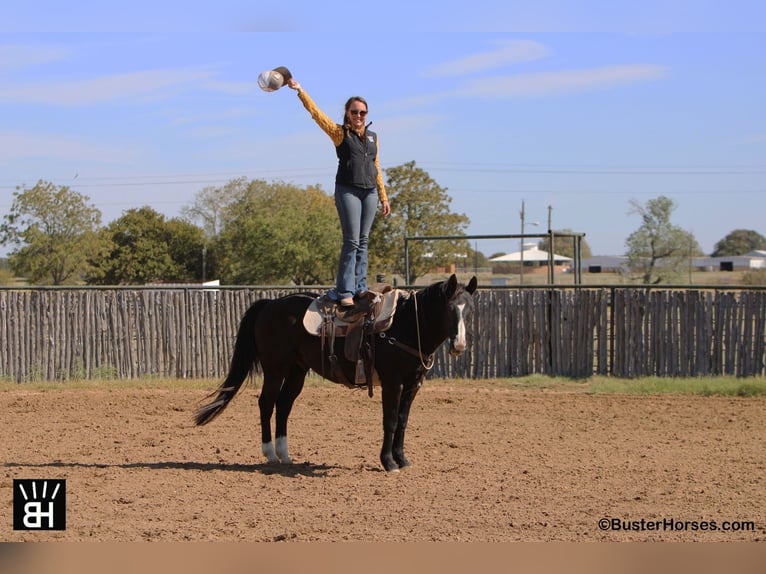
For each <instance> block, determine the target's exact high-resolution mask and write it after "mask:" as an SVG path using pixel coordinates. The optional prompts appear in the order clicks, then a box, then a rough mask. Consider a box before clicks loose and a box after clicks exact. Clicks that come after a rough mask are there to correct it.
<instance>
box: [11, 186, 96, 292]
mask: <svg viewBox="0 0 766 574" xmlns="http://www.w3.org/2000/svg"><path fill="white" fill-rule="evenodd" d="M89 200H90V198H89V197H87V196H85V195H82V194H80V193H77V192H76V191H73V190H71V189H70V188H69V187H67V186H58V187H57V186H55V185H54V184H52V183H50V182H47V181H42V180H40V181H38V182H37V184H36V185H35V186H34V187H32V188H26V187H24V186H20V187H18V188H17V190H16V191H15V192H14V194H13V203H12V205H11V209H10V212H9V213H8V214H6V215H5V216H4V218H3V219H4V223H3V224H2V225H0V244H2V245H8V244H12V245H17V246H18V247H17V248H16V249H15V250H13V251H11V252H10V253H9V257H8V264H9V266H10V268H11V269H12V270H13V272H14V273H16V275H19V276H23V277H26V278H27V280H28V281H29V282H30V283H33V284H38V285H41V284H51V285H65V284H75V283H78V282H79V281H80V280H81V279H82V276H83V275H84V274H85V273H86V272H87V271H88V268H89V264H88V260H89V258H90V257H91V256H92V255H93V254H94V253H96V252H97V251H98V249H99V244H98V241H97V240H96V237H97V231H98V229H99V225H100V223H101V212H100V211H99V210H98V209H97V208H96V207H94V206H93V205H89V204H88V201H89Z"/></svg>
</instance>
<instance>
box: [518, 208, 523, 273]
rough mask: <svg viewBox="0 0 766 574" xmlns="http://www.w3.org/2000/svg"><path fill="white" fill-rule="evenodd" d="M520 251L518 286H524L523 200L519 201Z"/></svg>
mask: <svg viewBox="0 0 766 574" xmlns="http://www.w3.org/2000/svg"><path fill="white" fill-rule="evenodd" d="M519 243H520V246H521V251H519V263H520V264H521V267H520V269H519V285H523V284H524V200H523V199H522V200H521V239H520V240H519Z"/></svg>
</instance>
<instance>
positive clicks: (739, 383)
mask: <svg viewBox="0 0 766 574" xmlns="http://www.w3.org/2000/svg"><path fill="white" fill-rule="evenodd" d="M261 382H262V379H261V377H260V375H256V376H255V378H253V379H248V380H247V381H246V382H245V384H244V386H243V388H245V387H251V388H255V389H257V390H260V388H261ZM220 383H221V381H220V380H213V379H173V378H159V377H147V378H143V379H130V380H115V379H109V380H107V379H104V380H90V381H89V380H72V381H64V382H62V381H34V382H28V383H22V384H18V383H14V382H11V381H0V392H7V391H19V390H30V391H55V390H73V389H101V390H110V391H112V390H113V391H116V392H118V391H120V390H121V389H133V390H135V389H144V390H160V389H165V390H189V389H192V390H196V389H201V390H205V391H213V390H214V389H215V388H216V387H217V386H218V385H219V384H220ZM425 384H426V386H427V387H432V388H438V387H439V386H441V385H444V386H452V387H464V388H467V389H490V390H491V389H506V390H517V391H539V392H573V393H582V394H618V395H697V396H726V397H766V379H764V378H748V379H741V378H737V377H705V378H664V377H644V378H641V379H617V378H613V377H602V376H597V377H596V376H594V377H589V378H587V379H569V378H566V377H548V376H545V375H530V376H527V377H513V378H511V377H509V378H504V379H428V380H427V381H426V383H425ZM305 387H306V388H313V387H327V388H330V387H337V388H338V390H339V391H342V390H347V389H346V388H345V387H343V386H342V385H337V384H335V383H331V382H329V381H327V380H325V379H323V378H321V377H320V376H319V375H316V374H309V376H308V377H306V384H305ZM362 390H364V389H362ZM365 392H366V391H365ZM375 396H376V398H378V400H379V397H380V389H379V388H377V387H376V389H375Z"/></svg>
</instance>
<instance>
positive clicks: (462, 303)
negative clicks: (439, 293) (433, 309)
mask: <svg viewBox="0 0 766 574" xmlns="http://www.w3.org/2000/svg"><path fill="white" fill-rule="evenodd" d="M476 285H477V281H476V277H472V278H471V280H470V281H469V282H468V285H466V286H463V285H461V284H460V283H458V281H457V277H456V276H455V275H454V274H453V275H452V276H451V277H450V278H449V279H448V280H447V281H445V282H444V283H443V285H442V287H441V288H442V290H443V292H444V296H445V297H446V300H447V308H448V310H449V312H448V320H449V353H450V355H452V356H453V357H457V356H458V355H460V354H461V353H462V352H463V351H465V349H466V347H467V346H468V331H469V329H470V327H471V317H472V316H473V307H474V305H473V294H474V293H475V292H476Z"/></svg>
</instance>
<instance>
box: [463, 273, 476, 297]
mask: <svg viewBox="0 0 766 574" xmlns="http://www.w3.org/2000/svg"><path fill="white" fill-rule="evenodd" d="M478 284H479V282H478V281H476V275H474V276H473V277H471V280H470V281H469V282H468V286H467V287H466V288H465V290H466V291H468V293H470V294H471V295H473V292H474V291H476V287H477V286H478Z"/></svg>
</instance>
